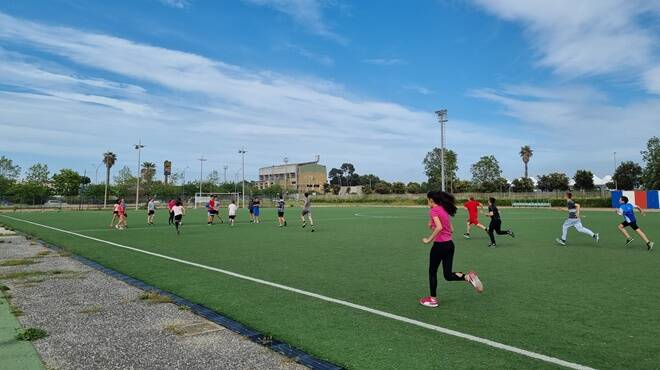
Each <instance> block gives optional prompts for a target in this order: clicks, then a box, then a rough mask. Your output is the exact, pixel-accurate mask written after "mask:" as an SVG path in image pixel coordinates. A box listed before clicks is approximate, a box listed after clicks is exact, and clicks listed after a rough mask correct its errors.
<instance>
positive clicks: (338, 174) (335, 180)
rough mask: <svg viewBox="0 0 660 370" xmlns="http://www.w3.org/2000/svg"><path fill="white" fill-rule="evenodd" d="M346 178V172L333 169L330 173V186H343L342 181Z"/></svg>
mask: <svg viewBox="0 0 660 370" xmlns="http://www.w3.org/2000/svg"><path fill="white" fill-rule="evenodd" d="M343 178H344V171H343V170H341V169H339V168H333V169H331V170H330V172H328V179H329V180H330V185H341V184H342V183H343V181H342V179H343Z"/></svg>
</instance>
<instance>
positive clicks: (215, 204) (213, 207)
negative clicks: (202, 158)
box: [110, 193, 315, 234]
mask: <svg viewBox="0 0 660 370" xmlns="http://www.w3.org/2000/svg"><path fill="white" fill-rule="evenodd" d="M167 209H168V212H169V219H168V224H170V225H174V227H175V229H176V232H177V234H180V233H181V225H182V223H183V216H184V215H185V214H186V209H185V207H184V206H183V201H182V200H181V198H177V199H170V200H169V201H168V202H167ZM206 209H207V219H206V222H207V224H208V225H209V226H211V225H214V224H215V219H216V217H217V218H218V220H219V221H220V223H221V224H224V223H225V220H224V219H223V218H222V216H221V215H220V210H221V209H222V204H221V202H220V201H219V200H218V199H217V196H216V195H212V196H211V198H210V199H209V201H208V202H207V203H206ZM260 209H261V201H260V199H259V198H258V197H254V198H251V199H250V202H249V205H248V210H249V213H250V223H255V224H258V223H260V222H261V221H260V215H261V211H260ZM285 209H286V201H285V200H284V196H283V195H282V194H280V196H279V198H278V200H277V220H278V226H279V227H286V226H287V222H286V218H285V216H284V212H285ZM237 212H238V205H236V201H235V200H234V199H232V200H231V202H230V203H229V205H228V206H227V216H228V220H229V221H228V223H229V225H230V226H232V227H233V226H234V225H235V224H236V214H237ZM155 214H156V199H155V198H153V197H150V198H149V200H148V202H147V225H153V224H154V217H155ZM300 220H301V222H302V227H303V228H305V227H307V223H308V222H309V225H310V227H311V231H312V232H314V231H315V228H314V219H313V218H312V199H311V196H310V194H309V193H305V194H304V199H303V205H302V211H301V214H300ZM115 221H116V224H115ZM110 227H115V228H117V229H124V228H126V227H127V226H126V204H125V202H124V199H123V198H120V199H117V202H116V204H115V206H114V209H113V214H112V221H111V222H110Z"/></svg>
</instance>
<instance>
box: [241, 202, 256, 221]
mask: <svg viewBox="0 0 660 370" xmlns="http://www.w3.org/2000/svg"><path fill="white" fill-rule="evenodd" d="M243 205H245V204H243ZM248 212H250V223H253V222H254V198H252V197H250V201H249V202H248Z"/></svg>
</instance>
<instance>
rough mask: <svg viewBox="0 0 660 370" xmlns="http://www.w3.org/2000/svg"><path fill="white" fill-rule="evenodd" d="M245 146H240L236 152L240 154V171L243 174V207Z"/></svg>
mask: <svg viewBox="0 0 660 370" xmlns="http://www.w3.org/2000/svg"><path fill="white" fill-rule="evenodd" d="M245 153H247V152H246V151H245V148H241V149H239V151H238V154H240V155H241V173H242V174H243V208H245Z"/></svg>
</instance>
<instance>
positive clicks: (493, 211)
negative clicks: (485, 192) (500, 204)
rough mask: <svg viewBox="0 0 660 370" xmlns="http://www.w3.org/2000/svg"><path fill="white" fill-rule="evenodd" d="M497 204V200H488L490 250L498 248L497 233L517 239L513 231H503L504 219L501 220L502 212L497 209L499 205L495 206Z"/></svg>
mask: <svg viewBox="0 0 660 370" xmlns="http://www.w3.org/2000/svg"><path fill="white" fill-rule="evenodd" d="M496 202H497V200H496V199H495V198H493V197H490V198H488V213H487V214H486V216H488V217H490V224H489V225H488V236H489V237H490V245H489V247H490V248H495V247H497V243H495V233H497V235H510V236H511V237H512V238H515V237H516V236H515V234H514V233H513V231H511V229H509V230H507V231H502V219H501V218H500V211H499V210H498V209H497V205H496V204H495V203H496Z"/></svg>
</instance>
